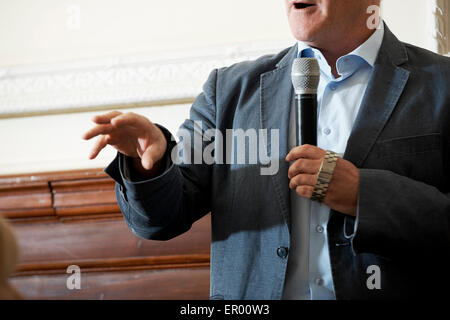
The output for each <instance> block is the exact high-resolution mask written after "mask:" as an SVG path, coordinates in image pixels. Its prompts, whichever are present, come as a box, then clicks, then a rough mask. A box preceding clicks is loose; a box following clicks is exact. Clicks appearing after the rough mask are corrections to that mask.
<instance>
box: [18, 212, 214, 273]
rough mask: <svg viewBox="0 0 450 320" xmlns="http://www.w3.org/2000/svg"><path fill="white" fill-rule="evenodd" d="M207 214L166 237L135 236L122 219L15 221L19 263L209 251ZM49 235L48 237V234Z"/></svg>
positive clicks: (75, 260) (208, 221)
mask: <svg viewBox="0 0 450 320" xmlns="http://www.w3.org/2000/svg"><path fill="white" fill-rule="evenodd" d="M209 224H210V219H209V216H207V217H205V218H204V219H202V220H200V221H198V222H197V223H195V224H194V225H193V226H192V229H191V230H190V231H189V232H187V233H185V234H183V235H181V236H179V237H177V238H175V239H172V240H170V241H148V240H144V239H140V238H138V237H136V236H135V235H134V234H133V233H132V232H131V231H130V230H129V229H128V227H127V225H126V223H125V221H124V220H123V219H118V220H113V221H96V220H93V221H91V222H85V221H81V222H73V223H34V224H21V223H15V224H14V226H15V231H16V234H17V235H18V238H19V244H20V248H21V262H22V264H28V265H29V264H34V265H36V264H45V263H47V262H48V261H51V262H52V263H55V262H62V261H63V262H65V261H72V262H77V263H75V264H80V263H81V262H83V261H91V260H93V259H97V260H105V259H116V258H120V257H127V258H129V257H157V256H173V255H188V254H204V255H209V241H210V232H209ZM49 235H51V237H50V236H49Z"/></svg>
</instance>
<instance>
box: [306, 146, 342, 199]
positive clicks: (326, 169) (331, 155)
mask: <svg viewBox="0 0 450 320" xmlns="http://www.w3.org/2000/svg"><path fill="white" fill-rule="evenodd" d="M338 159H339V155H338V154H337V153H336V152H333V151H330V150H327V152H326V154H325V158H324V159H323V161H322V165H321V166H320V170H319V176H318V177H317V181H316V185H315V186H314V191H313V194H312V196H311V200H313V201H317V202H322V201H323V199H324V198H325V196H326V194H327V191H328V186H329V184H330V182H331V178H333V172H334V169H335V168H336V163H337V160H338Z"/></svg>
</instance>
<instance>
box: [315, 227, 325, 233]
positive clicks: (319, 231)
mask: <svg viewBox="0 0 450 320" xmlns="http://www.w3.org/2000/svg"><path fill="white" fill-rule="evenodd" d="M316 231H317V232H318V233H323V231H324V229H323V227H322V226H317V227H316Z"/></svg>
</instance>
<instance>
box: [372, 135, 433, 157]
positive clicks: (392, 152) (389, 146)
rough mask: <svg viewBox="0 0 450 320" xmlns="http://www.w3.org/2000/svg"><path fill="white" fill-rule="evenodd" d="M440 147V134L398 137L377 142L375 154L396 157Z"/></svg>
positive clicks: (430, 150)
mask: <svg viewBox="0 0 450 320" xmlns="http://www.w3.org/2000/svg"><path fill="white" fill-rule="evenodd" d="M440 149H441V134H440V133H431V134H426V135H421V136H410V137H400V138H393V139H388V140H381V141H379V142H377V144H376V147H375V150H374V151H375V156H376V157H378V158H386V157H398V156H407V155H414V154H421V153H427V152H432V151H436V150H440Z"/></svg>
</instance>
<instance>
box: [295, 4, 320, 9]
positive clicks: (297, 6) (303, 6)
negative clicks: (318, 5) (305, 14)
mask: <svg viewBox="0 0 450 320" xmlns="http://www.w3.org/2000/svg"><path fill="white" fill-rule="evenodd" d="M294 6H295V9H306V8H309V7H313V6H315V4H312V3H300V2H298V3H294Z"/></svg>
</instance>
